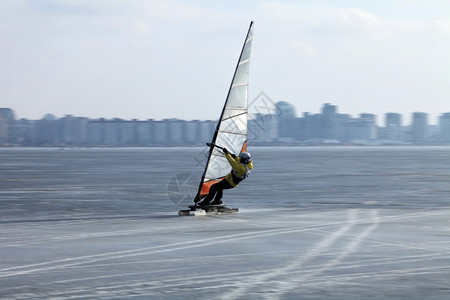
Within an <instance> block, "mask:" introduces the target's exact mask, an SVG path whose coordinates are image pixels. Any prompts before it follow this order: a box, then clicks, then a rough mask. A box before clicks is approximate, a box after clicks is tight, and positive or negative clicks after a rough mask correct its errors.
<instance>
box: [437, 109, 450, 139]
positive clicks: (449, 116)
mask: <svg viewBox="0 0 450 300" xmlns="http://www.w3.org/2000/svg"><path fill="white" fill-rule="evenodd" d="M439 127H440V136H441V141H442V142H443V143H445V144H448V143H450V113H445V114H442V115H441V116H440V117H439Z"/></svg>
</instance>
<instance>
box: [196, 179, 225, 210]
mask: <svg viewBox="0 0 450 300" xmlns="http://www.w3.org/2000/svg"><path fill="white" fill-rule="evenodd" d="M219 183H220V181H219V182H217V183H215V184H213V185H212V186H211V187H210V188H209V193H208V195H207V196H206V197H205V199H203V200H202V201H200V202H199V203H198V205H209V204H210V202H211V200H212V199H213V198H214V196H215V195H216V193H217V188H218V184H219Z"/></svg>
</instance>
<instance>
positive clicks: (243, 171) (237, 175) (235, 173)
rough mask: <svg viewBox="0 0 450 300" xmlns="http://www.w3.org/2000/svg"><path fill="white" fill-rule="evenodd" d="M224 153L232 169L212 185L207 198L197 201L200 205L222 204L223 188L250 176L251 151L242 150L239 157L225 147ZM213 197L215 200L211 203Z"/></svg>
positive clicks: (232, 185)
mask: <svg viewBox="0 0 450 300" xmlns="http://www.w3.org/2000/svg"><path fill="white" fill-rule="evenodd" d="M223 153H224V154H225V157H226V158H227V160H228V162H229V163H230V165H231V168H232V170H231V172H230V173H228V174H227V175H226V176H225V178H224V179H222V180H221V181H219V182H217V183H215V184H213V185H212V186H211V187H210V189H209V193H208V195H207V196H206V197H205V199H203V200H202V201H200V202H198V203H197V205H198V206H203V205H220V204H222V195H223V190H226V189H232V188H234V187H236V186H237V185H238V184H239V183H240V182H241V181H242V180H244V179H245V178H247V177H248V174H249V173H250V171H251V170H252V169H253V162H252V160H251V159H250V153H248V152H242V153H240V154H239V157H236V155H234V154H230V153H229V152H228V150H227V149H226V148H223ZM213 198H214V201H213V202H212V203H211V200H213Z"/></svg>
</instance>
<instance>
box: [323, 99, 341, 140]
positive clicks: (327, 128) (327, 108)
mask: <svg viewBox="0 0 450 300" xmlns="http://www.w3.org/2000/svg"><path fill="white" fill-rule="evenodd" d="M321 128H322V134H321V136H320V137H321V138H322V139H324V140H338V131H339V128H338V116H337V110H336V106H334V105H331V104H329V103H325V104H324V105H323V107H322V124H321Z"/></svg>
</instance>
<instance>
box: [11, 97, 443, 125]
mask: <svg viewBox="0 0 450 300" xmlns="http://www.w3.org/2000/svg"><path fill="white" fill-rule="evenodd" d="M270 101H271V100H270ZM280 102H287V103H289V104H290V105H291V106H293V107H294V110H295V113H296V117H301V116H302V115H303V114H304V113H310V114H317V113H320V111H321V107H322V105H325V104H328V102H327V103H322V104H321V106H318V107H317V109H315V110H314V111H299V110H298V108H297V107H295V105H294V104H293V103H292V102H290V101H280ZM271 104H272V105H274V104H275V103H271ZM329 104H332V105H333V106H336V108H337V109H338V108H339V105H337V104H335V103H333V102H331V103H329ZM9 109H11V110H12V111H13V112H14V116H15V118H16V119H27V120H42V119H44V118H45V117H46V116H52V117H54V118H56V119H60V118H63V117H66V116H73V117H81V118H89V119H93V120H96V119H105V120H113V119H121V120H138V121H146V120H156V121H160V120H168V119H179V120H185V121H211V120H217V117H216V118H213V117H211V118H209V119H181V118H177V117H175V116H172V117H168V118H146V119H139V118H133V117H132V118H129V119H125V118H120V117H118V116H111V117H104V116H98V117H93V118H92V117H88V116H82V115H76V114H73V113H70V112H68V113H65V114H63V115H60V116H58V115H56V114H53V113H52V112H46V113H44V114H43V115H42V116H41V117H40V118H38V119H28V118H21V117H20V113H17V111H16V110H15V109H14V108H13V107H9ZM220 109H222V107H220ZM269 109H270V110H272V111H276V108H273V107H272V108H269ZM263 110H265V111H266V112H267V108H264V109H263ZM257 112H258V111H257V110H256V111H255V110H252V107H251V106H250V107H249V116H250V117H249V119H251V117H252V116H254V115H256V114H257ZM339 112H340V113H343V114H348V115H350V116H352V117H358V116H359V115H360V114H365V113H367V114H373V115H375V116H376V124H377V126H380V127H383V126H384V122H385V117H386V115H387V114H390V113H394V114H400V115H401V116H402V125H404V126H407V125H409V124H410V123H411V122H412V118H413V115H414V113H425V114H427V115H428V116H429V118H428V125H438V123H439V118H440V117H441V116H442V115H443V114H446V113H449V112H450V109H449V110H448V111H443V112H440V113H438V114H437V115H436V116H433V115H432V114H430V113H429V112H427V111H411V112H409V113H406V114H402V113H399V112H396V111H386V112H384V113H382V114H375V113H372V112H370V111H361V112H358V113H356V114H349V113H347V112H345V111H339ZM219 113H220V111H219ZM219 113H218V114H217V116H218V115H219Z"/></svg>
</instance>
